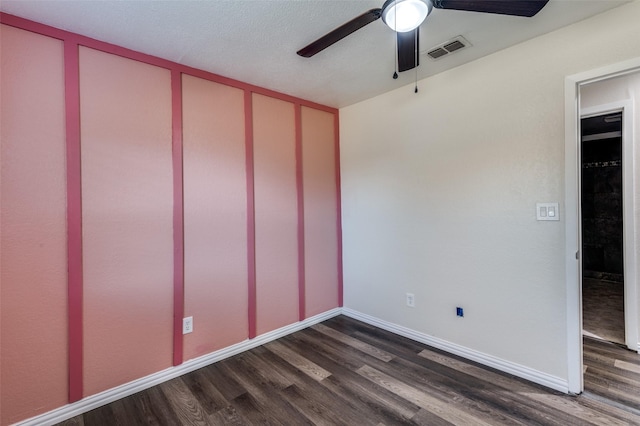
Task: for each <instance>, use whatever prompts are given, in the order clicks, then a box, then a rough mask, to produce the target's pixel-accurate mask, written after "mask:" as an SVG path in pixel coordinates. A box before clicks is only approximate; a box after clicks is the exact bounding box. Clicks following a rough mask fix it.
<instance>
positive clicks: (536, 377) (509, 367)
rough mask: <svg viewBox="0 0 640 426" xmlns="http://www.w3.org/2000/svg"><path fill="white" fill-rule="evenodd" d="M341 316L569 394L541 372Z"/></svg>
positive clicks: (365, 319)
mask: <svg viewBox="0 0 640 426" xmlns="http://www.w3.org/2000/svg"><path fill="white" fill-rule="evenodd" d="M342 314H343V315H346V316H348V317H351V318H354V319H357V320H360V321H362V322H364V323H367V324H370V325H373V326H376V327H379V328H382V329H384V330H387V331H390V332H392V333H394V334H398V335H400V336H404V337H407V338H409V339H411V340H415V341H416V342H420V343H424V344H425V345H429V346H433V347H434V348H438V349H441V350H443V351H446V352H449V353H452V354H454V355H459V356H461V357H463V358H466V359H469V360H471V361H475V362H478V363H480V364H482V365H486V366H488V367H492V368H495V369H497V370H500V371H503V372H505V373H509V374H513V375H514V376H517V377H521V378H523V379H526V380H529V381H531V382H534V383H538V384H540V385H543V386H546V387H548V388H551V389H555V390H557V391H560V392H564V393H569V383H568V382H567V380H565V379H561V378H559V377H556V376H552V375H550V374H547V373H543V372H541V371H538V370H534V369H532V368H529V367H525V366H523V365H520V364H516V363H514V362H511V361H506V360H504V359H501V358H497V357H495V356H492V355H487V354H485V353H482V352H479V351H476V350H473V349H469V348H466V347H464V346H460V345H457V344H455V343H451V342H447V341H446V340H442V339H439V338H437V337H433V336H429V335H428V334H424V333H420V332H418V331H415V330H412V329H410V328H407V327H403V326H400V325H397V324H393V323H390V322H387V321H383V320H381V319H378V318H375V317H372V316H370V315H366V314H363V313H361V312H358V311H354V310H352V309H349V308H342Z"/></svg>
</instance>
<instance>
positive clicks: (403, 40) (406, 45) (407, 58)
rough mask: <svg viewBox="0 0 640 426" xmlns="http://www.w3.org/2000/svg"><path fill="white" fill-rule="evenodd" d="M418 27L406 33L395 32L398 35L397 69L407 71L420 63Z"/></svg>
mask: <svg viewBox="0 0 640 426" xmlns="http://www.w3.org/2000/svg"><path fill="white" fill-rule="evenodd" d="M419 31H420V27H418V28H416V29H415V30H412V31H407V32H406V33H396V34H397V37H398V71H399V72H402V71H408V70H410V69H413V68H415V67H417V66H418V65H420V61H419V60H418V57H419V56H420V55H418V52H420V32H419Z"/></svg>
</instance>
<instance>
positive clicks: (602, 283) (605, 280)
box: [580, 110, 626, 345]
mask: <svg viewBox="0 0 640 426" xmlns="http://www.w3.org/2000/svg"><path fill="white" fill-rule="evenodd" d="M624 124H625V123H623V114H622V110H620V111H614V112H609V113H605V114H598V115H592V116H583V117H582V118H581V126H580V128H581V143H580V169H581V170H580V175H581V176H580V177H581V185H580V187H581V189H580V191H581V197H580V198H581V206H580V208H581V215H580V216H581V225H582V226H581V231H582V236H581V237H582V238H581V241H582V245H581V251H582V263H581V273H582V324H583V326H582V332H583V334H584V335H585V336H587V337H591V338H595V339H600V340H605V341H608V342H612V343H616V344H619V345H625V343H626V341H625V312H624V305H625V303H624V269H625V268H624V232H623V230H624V221H623V216H624V215H623V202H624V200H623V194H624V191H623V178H622V158H623V157H622V155H623V152H622V137H623V136H622V135H623V134H622V129H623V125H624Z"/></svg>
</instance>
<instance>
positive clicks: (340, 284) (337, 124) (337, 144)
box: [334, 111, 344, 307]
mask: <svg viewBox="0 0 640 426" xmlns="http://www.w3.org/2000/svg"><path fill="white" fill-rule="evenodd" d="M334 125H335V127H334V142H335V147H336V148H335V154H336V198H337V200H336V201H337V210H338V211H337V214H336V217H337V220H336V222H337V223H336V228H337V230H338V306H339V307H342V306H343V305H344V295H343V278H342V272H343V268H342V192H341V190H340V188H341V187H342V185H341V183H340V112H339V111H338V112H336V113H335V122H334Z"/></svg>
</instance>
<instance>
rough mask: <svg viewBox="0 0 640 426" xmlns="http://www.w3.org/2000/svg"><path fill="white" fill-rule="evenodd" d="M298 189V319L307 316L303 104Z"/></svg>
mask: <svg viewBox="0 0 640 426" xmlns="http://www.w3.org/2000/svg"><path fill="white" fill-rule="evenodd" d="M295 120H296V124H295V126H296V190H297V196H298V320H299V321H303V320H304V319H305V318H306V293H305V289H306V275H305V274H306V271H305V261H304V259H305V251H304V241H305V237H304V187H303V177H304V175H303V164H302V105H300V104H299V103H297V104H296V115H295Z"/></svg>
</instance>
